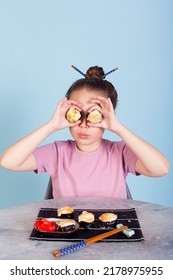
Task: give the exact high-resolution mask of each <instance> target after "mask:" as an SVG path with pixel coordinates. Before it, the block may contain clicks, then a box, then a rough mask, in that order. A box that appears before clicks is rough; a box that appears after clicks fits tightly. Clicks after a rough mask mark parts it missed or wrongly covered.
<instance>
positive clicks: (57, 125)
mask: <svg viewBox="0 0 173 280" xmlns="http://www.w3.org/2000/svg"><path fill="white" fill-rule="evenodd" d="M71 107H75V108H77V109H78V110H79V111H81V104H80V103H79V102H77V101H74V100H67V98H64V99H62V100H61V101H60V102H59V103H58V105H57V107H56V110H55V112H54V114H53V116H52V118H51V119H50V123H51V124H52V126H53V127H54V129H55V131H56V130H60V129H63V128H66V127H72V126H76V125H78V124H79V123H80V122H81V121H80V120H79V121H77V122H75V123H70V122H69V121H68V120H67V119H66V113H67V111H68V109H69V108H71Z"/></svg>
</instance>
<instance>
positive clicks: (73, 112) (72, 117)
mask: <svg viewBox="0 0 173 280" xmlns="http://www.w3.org/2000/svg"><path fill="white" fill-rule="evenodd" d="M80 118H81V113H80V111H79V110H78V109H76V108H70V109H69V110H68V111H67V114H66V119H67V120H68V121H69V122H71V123H74V122H77V121H78V120H79V119H80Z"/></svg>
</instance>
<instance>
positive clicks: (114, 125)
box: [87, 96, 119, 132]
mask: <svg viewBox="0 0 173 280" xmlns="http://www.w3.org/2000/svg"><path fill="white" fill-rule="evenodd" d="M91 103H93V106H91V107H90V109H89V110H88V113H90V112H92V111H93V110H94V109H97V110H99V111H100V112H101V113H102V115H103V119H102V121H101V122H100V123H97V124H92V123H90V122H88V123H87V125H88V126H92V127H102V128H104V129H107V130H110V131H113V132H116V131H117V129H118V125H119V121H118V119H117V118H116V115H115V111H114V108H113V105H112V102H111V100H110V98H105V97H102V96H98V97H97V98H94V99H92V100H91Z"/></svg>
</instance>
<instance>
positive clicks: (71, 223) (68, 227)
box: [58, 219, 76, 232]
mask: <svg viewBox="0 0 173 280" xmlns="http://www.w3.org/2000/svg"><path fill="white" fill-rule="evenodd" d="M75 225H76V222H75V220H73V219H62V220H61V221H60V222H58V231H60V232H68V231H72V230H75Z"/></svg>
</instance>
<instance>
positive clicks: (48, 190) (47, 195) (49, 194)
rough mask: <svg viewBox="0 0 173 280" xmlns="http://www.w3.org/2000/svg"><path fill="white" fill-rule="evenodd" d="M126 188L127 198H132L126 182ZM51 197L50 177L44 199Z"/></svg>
mask: <svg viewBox="0 0 173 280" xmlns="http://www.w3.org/2000/svg"><path fill="white" fill-rule="evenodd" d="M126 190H127V199H133V198H132V195H131V192H130V189H129V187H128V185H127V183H126ZM52 198H53V194H52V180H51V178H50V179H49V182H48V186H47V189H46V193H45V196H44V199H52Z"/></svg>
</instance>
